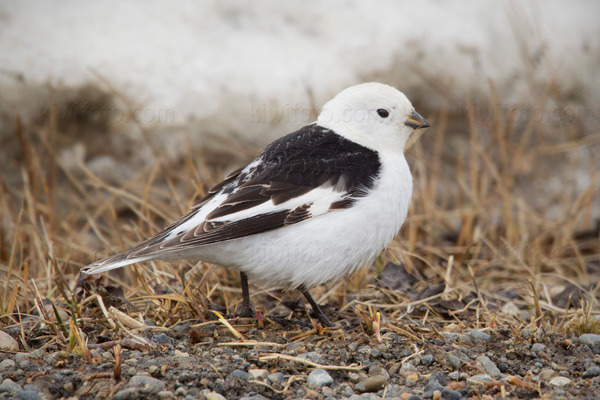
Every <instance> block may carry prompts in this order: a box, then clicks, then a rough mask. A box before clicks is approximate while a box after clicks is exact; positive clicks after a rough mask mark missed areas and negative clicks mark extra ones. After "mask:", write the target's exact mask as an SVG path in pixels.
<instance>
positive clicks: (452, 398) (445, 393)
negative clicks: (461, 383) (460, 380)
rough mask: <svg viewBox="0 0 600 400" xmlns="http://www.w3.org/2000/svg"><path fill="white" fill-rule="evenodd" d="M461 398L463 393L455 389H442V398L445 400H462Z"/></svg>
mask: <svg viewBox="0 0 600 400" xmlns="http://www.w3.org/2000/svg"><path fill="white" fill-rule="evenodd" d="M461 398H462V395H461V394H460V393H459V392H457V391H455V390H450V389H444V390H442V399H444V400H460V399H461Z"/></svg>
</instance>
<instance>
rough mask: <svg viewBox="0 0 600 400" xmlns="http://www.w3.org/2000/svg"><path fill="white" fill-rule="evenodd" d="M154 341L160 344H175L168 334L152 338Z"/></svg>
mask: <svg viewBox="0 0 600 400" xmlns="http://www.w3.org/2000/svg"><path fill="white" fill-rule="evenodd" d="M152 341H153V342H155V343H158V344H173V343H174V342H175V340H173V338H172V337H171V336H169V335H167V334H166V333H159V334H158V335H154V336H152Z"/></svg>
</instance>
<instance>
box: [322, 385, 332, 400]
mask: <svg viewBox="0 0 600 400" xmlns="http://www.w3.org/2000/svg"><path fill="white" fill-rule="evenodd" d="M321 393H323V396H325V397H326V398H329V397H332V398H334V399H335V392H334V391H333V389H332V388H330V387H329V386H323V388H322V389H321Z"/></svg>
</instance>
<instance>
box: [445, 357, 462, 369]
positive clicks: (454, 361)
mask: <svg viewBox="0 0 600 400" xmlns="http://www.w3.org/2000/svg"><path fill="white" fill-rule="evenodd" d="M448 362H450V365H452V366H453V367H454V369H456V370H458V369H460V367H462V361H461V360H460V358H458V357H456V356H455V355H452V354H448Z"/></svg>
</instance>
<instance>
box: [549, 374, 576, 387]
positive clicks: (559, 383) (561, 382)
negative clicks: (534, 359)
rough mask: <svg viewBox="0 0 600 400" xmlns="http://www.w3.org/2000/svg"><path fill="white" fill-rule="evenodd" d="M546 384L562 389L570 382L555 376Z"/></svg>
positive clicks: (567, 379) (562, 377)
mask: <svg viewBox="0 0 600 400" xmlns="http://www.w3.org/2000/svg"><path fill="white" fill-rule="evenodd" d="M548 383H550V384H551V385H552V386H554V387H557V388H564V387H567V386H569V385H571V383H572V382H571V380H570V379H569V378H565V377H564V376H557V377H556V378H552V379H550V382H548Z"/></svg>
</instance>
